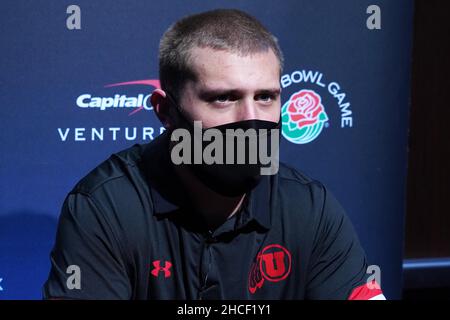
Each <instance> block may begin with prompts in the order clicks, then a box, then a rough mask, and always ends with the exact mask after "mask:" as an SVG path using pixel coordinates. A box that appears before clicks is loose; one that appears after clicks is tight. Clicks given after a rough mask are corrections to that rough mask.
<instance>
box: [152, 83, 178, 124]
mask: <svg viewBox="0 0 450 320" xmlns="http://www.w3.org/2000/svg"><path fill="white" fill-rule="evenodd" d="M150 102H151V104H152V106H153V110H155V113H156V116H157V117H158V119H159V121H161V123H162V124H163V126H164V128H166V130H170V129H173V126H174V123H173V121H172V118H171V112H170V111H171V108H172V107H173V106H171V105H170V102H169V99H168V98H167V94H166V93H165V92H164V90H161V89H155V91H153V93H152V95H151V97H150Z"/></svg>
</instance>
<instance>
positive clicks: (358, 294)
mask: <svg viewBox="0 0 450 320" xmlns="http://www.w3.org/2000/svg"><path fill="white" fill-rule="evenodd" d="M380 294H383V291H381V288H380V286H379V285H378V283H376V282H375V281H373V282H372V283H365V284H363V285H362V286H359V287H356V288H355V289H353V291H352V293H351V294H350V296H349V297H348V300H369V299H371V298H373V297H376V296H378V295H380Z"/></svg>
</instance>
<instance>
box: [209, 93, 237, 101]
mask: <svg viewBox="0 0 450 320" xmlns="http://www.w3.org/2000/svg"><path fill="white" fill-rule="evenodd" d="M212 100H213V101H214V102H218V103H225V102H229V101H233V97H231V96H230V95H225V94H224V95H220V96H217V97H215V98H213V99H212Z"/></svg>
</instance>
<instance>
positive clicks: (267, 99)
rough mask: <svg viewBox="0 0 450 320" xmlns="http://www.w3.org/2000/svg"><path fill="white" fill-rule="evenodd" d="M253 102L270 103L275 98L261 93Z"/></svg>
mask: <svg viewBox="0 0 450 320" xmlns="http://www.w3.org/2000/svg"><path fill="white" fill-rule="evenodd" d="M255 100H257V101H263V102H270V101H272V100H275V97H274V95H272V94H268V93H267V94H266V93H263V94H260V95H257V96H256V97H255Z"/></svg>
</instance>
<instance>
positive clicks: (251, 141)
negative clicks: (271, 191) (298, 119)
mask: <svg viewBox="0 0 450 320" xmlns="http://www.w3.org/2000/svg"><path fill="white" fill-rule="evenodd" d="M168 97H169V99H170V100H172V104H173V105H174V106H175V109H176V110H177V114H178V115H179V117H178V118H179V119H178V124H177V128H183V129H186V130H188V131H189V133H190V134H191V137H193V138H191V142H192V143H191V157H192V159H193V158H194V151H195V150H194V139H195V138H194V137H195V134H194V125H193V121H192V120H189V119H188V118H187V116H186V115H185V114H184V112H183V110H182V109H181V108H180V107H179V105H178V104H177V103H176V102H175V100H174V99H173V98H172V97H171V96H170V95H169V94H168ZM279 128H280V121H278V122H271V121H264V120H245V121H238V122H232V123H227V124H224V125H220V126H216V127H210V128H202V130H201V133H202V137H204V136H205V134H208V131H211V130H212V129H216V130H215V132H214V134H215V135H217V134H219V133H220V136H221V139H222V141H223V144H222V146H223V148H220V149H222V150H221V152H222V157H220V158H222V159H223V162H222V163H212V164H207V163H205V161H203V157H202V161H201V164H194V161H191V163H190V164H183V165H185V166H187V167H188V168H189V169H190V170H191V172H192V173H193V174H194V175H195V176H196V177H197V178H198V179H199V180H200V181H201V182H202V183H203V184H205V185H206V186H207V187H209V188H210V189H211V190H213V191H215V192H217V193H219V194H221V195H224V196H229V197H236V196H239V195H242V194H244V193H246V192H249V191H250V190H252V189H253V188H254V187H255V186H256V185H257V184H258V183H259V181H260V179H261V169H262V168H263V167H264V166H267V163H264V164H263V163H262V161H261V160H262V159H261V157H260V155H259V152H258V151H259V149H260V147H261V146H262V145H265V147H264V154H265V155H266V156H269V155H270V157H271V158H273V157H272V155H273V154H275V156H276V161H277V163H276V167H277V169H278V152H279V150H278V145H279ZM229 129H231V130H233V132H234V133H231V134H230V131H227V130H229ZM237 129H241V130H242V131H240V130H238V131H234V130H237ZM248 129H253V130H248ZM260 129H265V130H262V131H260ZM273 129H276V134H277V137H275V136H274V137H273V139H275V140H278V141H277V144H276V146H273V145H272V143H271V142H272V140H273V139H272V134H273V133H274V131H272V130H273ZM247 130H248V131H247ZM210 133H211V132H210ZM170 134H171V135H172V132H171V133H170ZM244 136H245V137H246V138H244ZM264 136H265V137H264ZM238 139H241V140H240V141H241V145H239V144H238V143H236V142H237V141H238ZM202 140H204V139H202ZM212 140H214V138H213V139H212ZM255 141H256V144H255ZM197 142H198V144H199V145H200V146H201V152H202V156H203V154H204V151H205V149H206V148H207V147H208V145H210V144H211V143H212V142H213V141H197ZM233 142H234V144H233ZM230 143H231V144H230ZM227 144H228V146H227ZM231 146H232V147H231ZM238 146H239V148H238ZM172 148H173V146H172ZM232 149H233V152H230V151H231V150H232ZM238 149H239V150H240V151H244V152H245V153H242V152H241V153H239V152H238ZM214 154H215V153H214ZM244 155H245V156H244ZM239 156H240V157H241V159H240V161H238V157H239ZM227 157H228V159H227ZM227 160H232V161H227ZM242 160H244V161H242ZM265 160H266V161H265V162H267V159H265ZM266 170H268V171H269V168H267V169H266ZM272 171H273V170H272ZM274 173H276V172H274ZM274 173H270V174H274Z"/></svg>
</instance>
